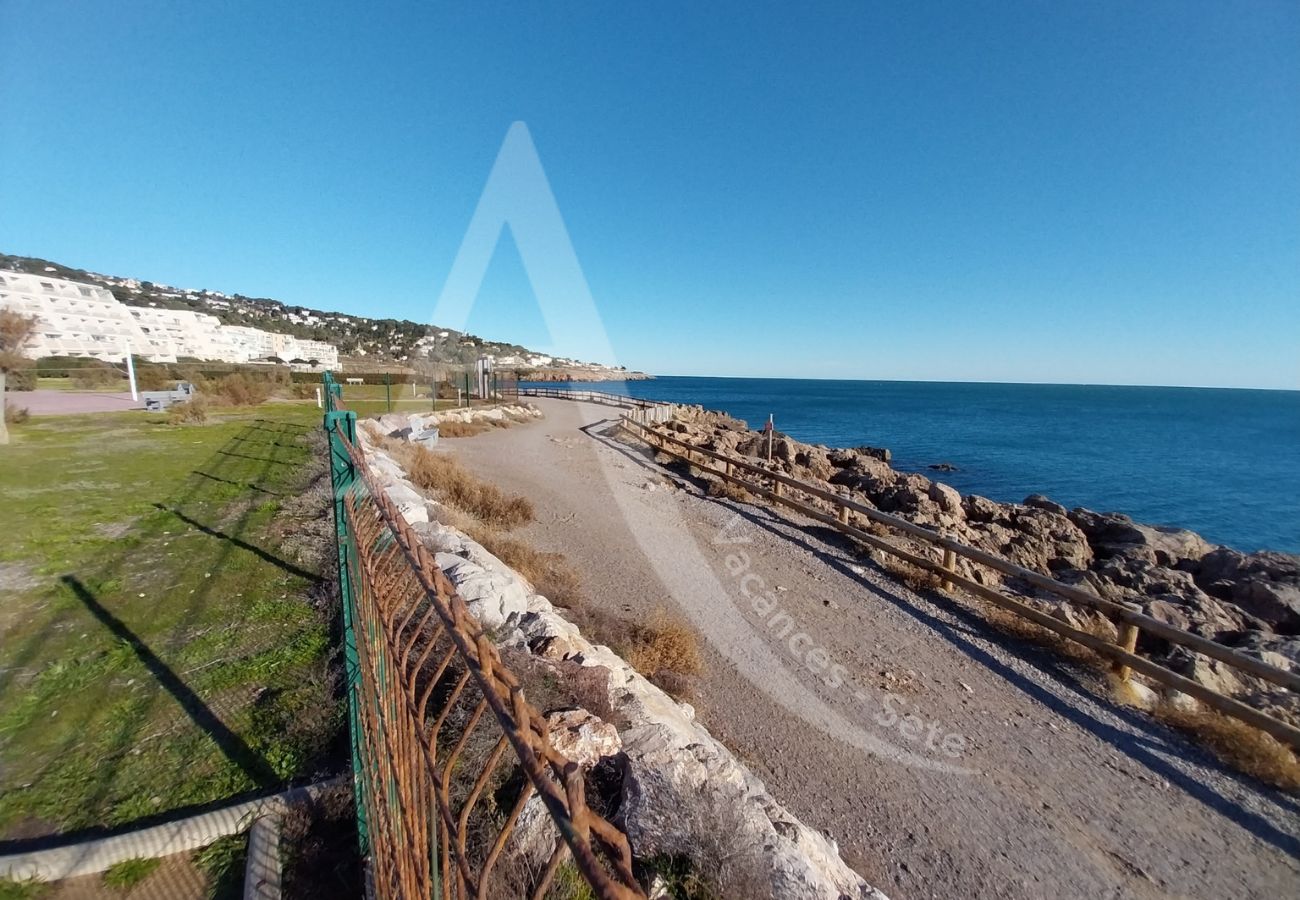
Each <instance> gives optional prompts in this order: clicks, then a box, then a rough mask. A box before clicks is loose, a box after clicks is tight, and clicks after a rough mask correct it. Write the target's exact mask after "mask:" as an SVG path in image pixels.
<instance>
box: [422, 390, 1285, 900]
mask: <svg viewBox="0 0 1300 900" xmlns="http://www.w3.org/2000/svg"><path fill="white" fill-rule="evenodd" d="M537 402H538V405H539V406H541V407H542V408H543V409H544V411H545V413H546V418H544V419H542V420H540V421H539V422H536V423H533V424H529V425H524V426H519V427H515V428H512V429H509V430H506V431H497V432H492V433H489V434H484V435H481V436H479V437H476V438H473V439H469V440H455V441H447V442H445V443H446V445H447V446H449V447H450V448H451V452H454V453H455V454H456V456H457V457H458V458H459V459H460V460H461V461H462V462H463V463H464V464H465V465H466V466H467V467H468V468H470V469H471V470H472V471H474V472H476V473H478V474H480V475H481V476H483V477H485V478H488V479H490V480H492V481H494V482H495V483H497V484H498V485H500V486H501V487H503V488H506V489H508V490H511V491H514V492H516V493H520V494H523V495H525V496H528V497H529V498H530V499H531V500H532V501H533V503H534V504H535V505H536V508H537V522H535V523H534V524H532V525H530V526H528V528H527V529H525V530H524V531H523V532H522V536H524V537H526V538H528V539H529V540H530V541H531V542H532V543H534V544H535V545H536V546H537V547H539V548H540V549H545V550H554V551H559V552H563V553H564V554H566V555H567V556H568V557H569V559H570V560H571V561H572V562H573V563H574V564H575V565H576V566H577V567H578V568H579V570H580V571H581V572H582V573H583V576H584V585H585V593H586V594H587V597H588V601H587V602H588V603H590V604H592V605H595V606H599V607H602V608H605V609H607V610H609V611H612V612H619V613H622V614H624V615H632V616H649V615H651V614H652V613H653V611H654V610H655V609H657V608H660V607H664V608H668V609H674V610H678V611H680V614H681V615H683V616H684V617H687V618H689V619H690V620H692V621H694V622H697V623H698V622H702V621H705V622H712V623H713V624H714V625H716V626H718V628H717V630H719V631H725V632H728V633H733V632H736V631H737V630H739V632H740V633H742V634H744V635H746V636H747V640H748V641H749V642H750V644H749V645H748V647H746V646H743V645H742V646H740V647H739V648H738V646H737V644H736V643H735V642H734V641H731V640H729V639H727V638H723V639H719V640H718V641H717V643H718V644H721V645H722V647H723V651H722V652H720V651H719V649H718V647H717V646H715V645H714V644H709V645H708V646H707V647H706V649H705V656H706V659H705V666H706V673H705V676H704V677H703V678H702V679H701V683H700V685H699V688H698V702H697V704H696V705H697V708H698V710H699V717H700V720H701V721H702V722H703V723H704V724H705V725H706V726H707V727H708V728H709V730H710V731H711V732H713V734H715V735H716V736H717V737H718V738H719V739H720V740H722V741H723V742H725V743H726V744H727V745H728V746H730V747H731V748H732V749H733V751H735V752H736V753H737V755H738V756H740V757H741V758H742V759H743V760H745V761H746V763H748V764H749V765H750V766H751V768H752V769H753V770H754V771H755V773H756V774H757V775H758V776H759V777H761V778H762V779H763V780H764V781H765V782H766V783H767V785H768V787H769V788H770V789H771V791H772V793H773V794H774V795H775V796H776V797H777V798H778V799H779V800H781V801H782V802H783V803H785V804H786V805H787V806H788V807H789V808H790V809H791V810H792V811H793V812H794V813H795V814H796V815H798V816H799V817H800V818H802V819H803V820H804V821H805V822H806V823H807V824H809V825H810V826H813V827H815V828H819V829H822V830H823V831H825V832H827V833H828V834H830V835H831V836H832V837H833V838H834V839H835V840H836V841H838V843H839V847H840V851H841V853H842V855H843V856H844V858H845V860H846V861H847V862H848V863H849V864H850V865H852V866H853V867H854V868H856V869H857V870H858V871H859V872H861V873H862V875H863V876H864V877H866V878H867V880H868V881H870V882H872V883H873V884H874V885H875V886H876V887H878V888H880V889H881V890H883V891H884V892H885V893H887V894H889V895H890V896H892V897H894V898H896V900H912V898H920V897H932V896H933V897H945V898H953V897H957V898H966V897H1017V898H1019V897H1023V898H1041V897H1050V898H1053V900H1058V898H1075V897H1078V898H1084V897H1088V898H1096V897H1206V898H1210V897H1213V898H1224V897H1282V896H1287V897H1293V896H1300V801H1298V800H1297V798H1295V797H1290V796H1286V795H1282V794H1278V793H1274V792H1271V791H1266V790H1263V789H1260V788H1258V787H1256V786H1254V785H1253V783H1251V782H1249V781H1247V780H1246V779H1244V778H1242V777H1239V776H1235V775H1233V774H1231V773H1227V772H1224V771H1223V770H1221V769H1219V768H1218V767H1216V766H1215V765H1214V764H1213V763H1212V762H1211V761H1210V760H1209V758H1208V757H1207V756H1206V755H1205V754H1204V753H1202V752H1200V751H1199V750H1197V749H1195V748H1193V747H1191V746H1189V745H1188V744H1186V743H1185V742H1183V741H1182V740H1181V739H1179V738H1178V737H1176V736H1175V735H1173V734H1172V733H1171V732H1169V731H1167V730H1166V729H1164V728H1162V727H1160V726H1158V725H1156V724H1154V723H1153V722H1152V721H1151V720H1150V719H1148V718H1147V717H1145V716H1144V715H1142V714H1139V713H1136V712H1131V711H1128V710H1125V709H1123V708H1121V707H1118V706H1116V705H1115V704H1113V703H1111V702H1108V701H1106V700H1103V699H1101V698H1100V697H1099V695H1098V694H1097V693H1096V692H1095V690H1094V689H1093V686H1092V685H1091V679H1092V678H1093V676H1091V675H1089V674H1088V673H1087V672H1086V671H1081V670H1078V669H1076V668H1073V667H1071V666H1069V665H1067V664H1064V663H1062V662H1061V661H1060V660H1059V658H1058V657H1055V656H1054V655H1052V654H1050V653H1048V652H1046V651H1040V650H1037V649H1035V648H1031V647H1025V646H1016V647H1014V648H1013V647H1012V646H1011V643H1010V641H1009V639H1007V638H1005V637H1001V636H999V635H998V634H997V633H996V632H993V631H991V630H989V629H988V628H986V627H985V626H984V625H983V624H982V623H981V622H980V620H979V619H977V618H975V617H974V616H972V615H970V614H967V613H964V612H963V611H962V610H961V608H959V607H957V606H956V605H954V604H951V603H949V602H947V601H945V600H944V599H942V598H939V597H929V596H921V595H918V594H916V593H914V592H912V591H910V590H908V589H907V588H906V587H904V586H902V585H901V584H899V583H897V582H895V581H894V580H893V579H891V578H890V577H888V576H887V575H885V574H884V573H883V572H881V571H880V570H878V569H876V568H875V567H874V566H872V565H871V564H870V563H869V562H865V561H863V560H860V559H856V558H855V557H854V556H853V555H852V553H851V552H850V551H849V549H848V548H847V547H846V546H845V545H844V544H843V543H842V542H840V541H838V540H837V539H835V538H834V537H832V536H831V535H829V534H822V533H817V534H814V535H811V536H810V535H809V534H808V533H807V532H805V531H803V530H802V529H799V528H795V527H792V526H791V525H790V524H789V523H788V522H787V521H786V520H784V519H782V518H780V517H777V516H775V515H773V514H772V513H771V512H770V511H769V510H767V509H765V508H758V507H750V506H744V505H738V504H733V503H731V502H729V501H724V500H716V499H713V498H708V497H704V496H701V495H700V492H699V491H698V490H697V489H694V488H692V487H689V486H686V487H684V488H681V487H679V488H674V487H671V486H670V485H669V483H668V481H669V479H666V478H665V477H664V470H663V469H661V468H660V467H658V466H656V465H654V464H653V462H652V461H651V460H650V459H649V457H648V456H647V455H646V454H645V453H644V451H643V450H642V449H641V448H639V447H636V446H629V445H626V444H623V443H621V442H619V441H616V440H614V439H612V438H611V437H610V436H608V435H607V434H606V433H605V432H606V430H607V425H608V423H610V422H612V421H613V419H614V418H615V416H616V415H617V412H616V410H614V409H612V408H610V407H605V406H597V405H590V404H578V403H572V402H568V401H561V400H550V401H537ZM602 422H604V423H606V424H605V425H601V424H599V423H602ZM650 486H653V488H652V487H650ZM738 551H739V552H738ZM739 553H743V555H744V559H745V560H746V561H747V562H748V565H747V567H746V568H745V570H744V572H743V573H738V572H737V571H735V570H736V567H737V565H738V563H737V560H738V559H739V558H740V557H739ZM729 558H730V560H729ZM729 561H730V564H731V567H732V568H731V570H729V568H728V563H729ZM745 576H751V577H750V578H749V580H748V581H746V582H744V585H743V586H742V579H743V578H744V577H745ZM752 576H757V578H758V579H761V582H760V581H757V580H755V578H754V577H752ZM760 584H761V585H763V586H764V588H765V589H764V590H757V589H755V586H756V585H760ZM746 590H749V592H750V594H751V595H760V594H762V595H765V596H768V597H771V598H775V599H776V601H777V603H778V606H779V609H780V611H783V612H785V613H787V614H788V615H789V617H790V619H791V620H792V621H793V622H794V628H795V630H796V631H797V632H798V633H800V634H804V635H806V636H807V639H806V641H801V642H799V643H798V646H797V647H796V648H795V650H797V652H798V653H799V654H800V656H799V657H798V658H797V659H796V656H795V655H794V653H795V651H792V650H791V648H790V641H789V639H788V638H787V639H782V638H781V637H779V636H778V634H777V633H776V632H774V631H773V626H772V624H771V623H772V622H773V621H775V620H772V619H766V620H765V619H764V618H763V616H762V615H760V613H759V612H756V611H755V609H754V608H753V604H752V602H751V601H750V599H749V597H748V596H746V593H745V591H746ZM768 615H770V614H768ZM702 643H704V642H703V641H702ZM758 644H763V645H766V646H765V647H757V645H758ZM809 648H815V649H818V650H820V651H822V652H823V653H824V654H825V655H824V657H822V656H820V654H819V658H818V659H817V664H818V665H819V667H820V672H821V674H820V675H818V674H814V673H813V672H812V671H810V669H809V668H808V667H807V666H806V665H804V664H803V661H804V660H807V659H809V657H808V656H807V653H808V651H809ZM751 651H754V652H752V653H751ZM768 651H770V654H771V655H770V656H767V657H762V655H761V654H762V653H766V652H768ZM752 658H759V659H763V660H765V662H764V665H765V666H766V668H765V669H764V670H763V672H762V673H761V674H760V675H759V676H758V677H755V670H754V668H753V665H752ZM773 660H776V661H777V664H776V665H773V664H772V661H773ZM827 660H829V661H830V663H831V664H833V665H837V666H841V667H842V673H843V677H842V678H840V679H835V678H828V677H827V676H826V666H827V664H826V661H827ZM837 680H839V681H843V684H840V685H838V686H835V685H833V684H832V683H828V682H834V681H837ZM822 704H824V705H825V708H827V709H829V710H831V711H833V715H838V717H840V720H842V721H847V722H850V723H852V725H853V726H856V729H858V730H859V733H861V734H866V735H868V736H869V737H868V740H877V741H879V742H881V744H880V746H883V747H884V748H885V749H884V750H883V751H881V752H877V753H872V752H867V751H865V750H863V749H861V746H860V745H861V741H856V743H857V744H858V746H855V745H854V743H855V741H854V740H853V739H851V738H848V739H846V738H845V737H844V735H843V734H840V735H839V736H832V735H831V734H828V733H827V730H826V729H824V728H820V727H818V726H817V725H816V724H813V722H816V721H824V717H823V718H822V719H820V720H819V719H818V716H817V715H814V714H812V713H810V710H812V711H815V710H816V709H818V708H820V707H821V705H822ZM904 715H911V716H912V717H913V718H912V719H907V720H905V719H903V716H904ZM810 720H812V722H810ZM891 720H893V721H892V723H891ZM882 721H883V722H884V723H885V724H882ZM831 730H832V731H833V730H834V729H831ZM945 741H946V742H947V743H945ZM927 743H928V744H929V746H928V747H927ZM894 748H897V749H900V750H905V751H910V752H912V753H913V754H914V755H913V756H912V757H911V763H912V764H909V763H908V762H907V761H900V760H899V759H898V758H897V756H898V754H897V753H896V752H895V750H894ZM954 749H959V750H960V752H959V753H958V754H956V755H952V754H950V753H948V751H952V750H954ZM918 759H920V760H922V761H923V763H922V764H916V760H918ZM931 762H932V763H937V764H945V765H948V764H950V765H955V766H958V767H960V768H961V769H962V770H964V771H961V772H954V771H935V770H934V766H933V765H931V766H929V767H926V766H925V765H924V763H931Z"/></svg>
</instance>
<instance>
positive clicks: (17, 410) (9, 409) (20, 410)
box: [5, 401, 32, 425]
mask: <svg viewBox="0 0 1300 900" xmlns="http://www.w3.org/2000/svg"><path fill="white" fill-rule="evenodd" d="M31 417H32V414H31V413H30V412H28V411H27V407H25V406H14V405H13V404H11V403H9V402H8V401H5V424H6V425H21V424H23V423H24V422H26V421H27V420H28V419H30V418H31Z"/></svg>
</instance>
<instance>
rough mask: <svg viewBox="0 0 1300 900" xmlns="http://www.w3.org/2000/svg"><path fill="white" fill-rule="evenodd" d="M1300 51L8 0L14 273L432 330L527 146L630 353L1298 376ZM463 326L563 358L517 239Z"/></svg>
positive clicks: (655, 368)
mask: <svg viewBox="0 0 1300 900" xmlns="http://www.w3.org/2000/svg"><path fill="white" fill-rule="evenodd" d="M543 6H546V7H548V8H547V9H542V8H541V7H543ZM272 7H274V8H272ZM1298 46H1300V6H1297V4H1295V3H1294V2H1280V3H1269V2H1250V3H1233V2H1222V3H1187V2H1178V3H1158V2H1157V3H1142V4H1134V3H1120V2H1114V3H1074V4H1057V3H1049V2H1041V3H1014V2H998V3H971V2H961V3H952V4H905V3H898V4H876V3H849V2H845V3H839V4H822V5H812V6H809V7H808V8H801V7H799V6H797V5H794V4H753V3H745V4H735V5H729V4H723V3H713V4H697V3H683V4H668V3H654V4H650V3H645V4H638V5H635V6H634V5H632V4H597V3H594V2H593V3H584V4H571V5H549V4H539V5H528V6H525V5H523V4H519V5H495V4H494V5H487V4H457V5H446V4H436V3H428V2H426V3H409V4H398V3H382V2H381V3H369V4H361V3H325V2H316V3H310V4H309V3H302V4H263V3H253V2H245V3H240V2H232V3H221V4H175V3H171V2H132V3H126V4H122V3H116V4H110V3H91V2H80V3H75V4H73V3H61V2H56V0H43V2H40V3H35V2H25V0H0V249H3V250H4V251H5V252H10V253H23V254H30V255H37V256H45V257H49V258H53V259H57V260H59V261H61V262H65V263H68V264H71V265H76V266H82V267H86V268H90V269H95V270H97V271H102V272H111V273H115V274H123V275H133V276H136V277H142V278H151V279H154V280H157V281H165V282H169V283H173V284H179V285H181V286H186V287H210V288H213V289H217V290H225V291H239V292H243V293H247V294H252V295H260V296H271V297H275V298H277V299H280V300H284V301H286V302H292V303H302V304H306V305H310V306H316V307H320V308H325V309H340V310H346V311H349V312H354V313H363V314H368V315H387V316H399V317H407V318H412V319H416V320H418V321H428V320H429V319H430V317H431V315H432V311H433V307H434V302H435V300H436V299H437V297H438V295H439V292H440V291H441V289H442V285H443V283H444V281H445V280H446V279H447V275H448V273H449V271H450V270H451V266H452V260H453V259H454V258H455V255H456V253H457V249H458V248H459V246H460V243H461V240H462V237H463V236H464V234H465V231H466V228H467V226H468V223H469V221H470V217H471V216H472V215H473V212H474V209H475V204H476V203H477V201H478V198H479V195H480V193H481V192H482V190H483V187H484V184H485V182H486V180H487V177H488V173H489V171H490V170H491V168H492V164H493V160H494V159H495V158H496V155H497V151H498V149H499V148H500V146H501V144H502V141H503V139H504V138H505V135H506V132H507V130H508V129H509V127H510V125H511V123H513V122H516V121H522V122H524V123H526V125H527V127H528V129H529V131H530V132H531V135H532V138H533V141H534V143H535V145H536V148H537V152H538V154H539V156H540V159H541V163H542V165H543V167H544V169H545V172H546V174H547V176H548V178H549V181H550V185H551V189H552V191H553V193H554V196H555V199H556V203H557V204H558V207H559V210H560V212H561V214H562V216H563V219H564V222H565V224H566V225H567V228H568V232H569V236H570V238H571V240H572V245H573V248H574V250H575V251H576V254H577V257H578V260H579V261H580V263H581V266H582V269H583V272H584V273H585V276H586V282H587V285H588V287H589V288H590V291H591V294H592V296H593V297H594V299H595V303H596V306H597V308H598V309H599V312H600V315H601V317H602V318H603V321H604V326H605V328H606V330H607V332H608V341H609V346H611V347H612V348H613V352H614V354H615V355H616V357H617V359H616V361H617V362H618V363H621V364H623V365H627V366H629V367H632V368H641V369H645V370H647V371H652V372H657V373H665V374H720V375H774V376H803V377H843V378H852V377H863V378H902V379H912V378H916V379H935V380H992V381H1049V382H1051V381H1059V382H1104V383H1146V384H1193V385H1223V386H1258V387H1286V388H1297V387H1300V362H1298V360H1300V115H1298V114H1297V110H1300V54H1297V53H1296V49H1295V48H1296V47H1298ZM469 325H470V327H471V328H472V329H473V330H475V331H477V332H479V333H481V334H484V335H486V336H489V337H493V338H498V339H504V340H515V341H520V342H522V343H525V344H529V345H530V346H549V345H550V343H551V335H550V333H549V332H548V329H547V326H546V324H545V321H544V319H543V316H542V315H541V313H540V312H539V310H538V305H537V302H536V300H535V298H534V297H533V294H532V291H531V289H530V287H529V279H528V277H527V275H526V273H525V271H524V266H523V265H522V263H521V262H520V259H519V255H518V253H517V252H516V250H515V244H514V241H513V240H512V238H511V236H510V234H509V232H508V231H507V232H506V233H505V236H504V237H503V239H502V241H501V242H500V244H499V245H498V247H497V250H496V253H495V255H494V257H493V261H492V265H491V267H490V269H489V270H488V274H487V277H486V280H485V281H484V284H483V287H482V290H481V292H480V294H479V298H478V300H477V302H476V304H475V306H474V309H473V312H472V314H471V316H470V319H469ZM575 343H578V344H584V342H583V341H576V342H575ZM596 346H599V342H596V341H593V342H591V343H590V344H589V345H584V346H573V347H569V346H565V347H557V348H554V349H557V350H559V351H561V352H571V353H574V354H576V355H579V356H581V355H584V352H583V351H584V350H588V349H590V348H591V347H596Z"/></svg>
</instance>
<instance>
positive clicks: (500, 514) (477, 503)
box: [397, 444, 533, 531]
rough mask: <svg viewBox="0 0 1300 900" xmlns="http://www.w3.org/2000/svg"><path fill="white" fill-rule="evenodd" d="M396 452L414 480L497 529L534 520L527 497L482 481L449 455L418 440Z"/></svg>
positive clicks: (508, 528) (512, 526) (509, 527)
mask: <svg viewBox="0 0 1300 900" xmlns="http://www.w3.org/2000/svg"><path fill="white" fill-rule="evenodd" d="M397 452H398V453H399V455H400V456H401V457H402V462H403V465H404V467H405V469H406V473H407V475H409V476H410V479H411V481H412V482H413V483H414V484H415V485H416V486H417V487H421V488H424V489H425V490H428V491H432V492H433V493H435V494H436V495H437V496H438V497H439V499H441V500H444V501H446V502H447V503H450V504H451V505H452V506H455V507H457V508H459V509H461V510H463V511H465V512H467V513H469V514H470V515H472V516H473V517H474V518H476V519H478V520H479V521H480V522H481V523H483V524H484V525H486V526H489V527H491V528H494V529H500V530H504V531H508V530H510V529H511V528H517V527H518V526H520V525H525V524H527V523H529V522H531V521H532V520H533V504H532V503H531V502H529V500H528V498H526V497H520V496H517V495H514V494H507V493H505V492H504V491H502V490H501V489H500V488H498V487H497V486H496V485H494V484H488V483H487V482H486V481H480V480H479V479H478V478H475V477H474V476H473V475H471V474H470V473H469V472H467V471H465V469H464V468H462V467H461V465H460V463H458V462H456V460H454V459H452V458H451V457H449V456H445V455H443V454H439V453H432V452H430V451H429V450H426V449H425V448H424V447H421V446H419V445H418V444H405V445H404V446H402V447H400V448H398V450H397Z"/></svg>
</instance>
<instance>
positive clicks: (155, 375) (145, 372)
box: [135, 362, 178, 391]
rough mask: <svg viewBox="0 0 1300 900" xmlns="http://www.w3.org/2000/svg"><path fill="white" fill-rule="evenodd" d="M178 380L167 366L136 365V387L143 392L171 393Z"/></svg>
mask: <svg viewBox="0 0 1300 900" xmlns="http://www.w3.org/2000/svg"><path fill="white" fill-rule="evenodd" d="M177 380H178V379H176V378H173V377H172V375H171V373H170V372H168V371H167V368H166V367H165V366H155V365H153V364H151V363H139V362H137V363H135V385H136V387H138V388H139V389H140V390H142V391H170V390H171V389H172V388H174V387H175V386H176V382H177Z"/></svg>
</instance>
